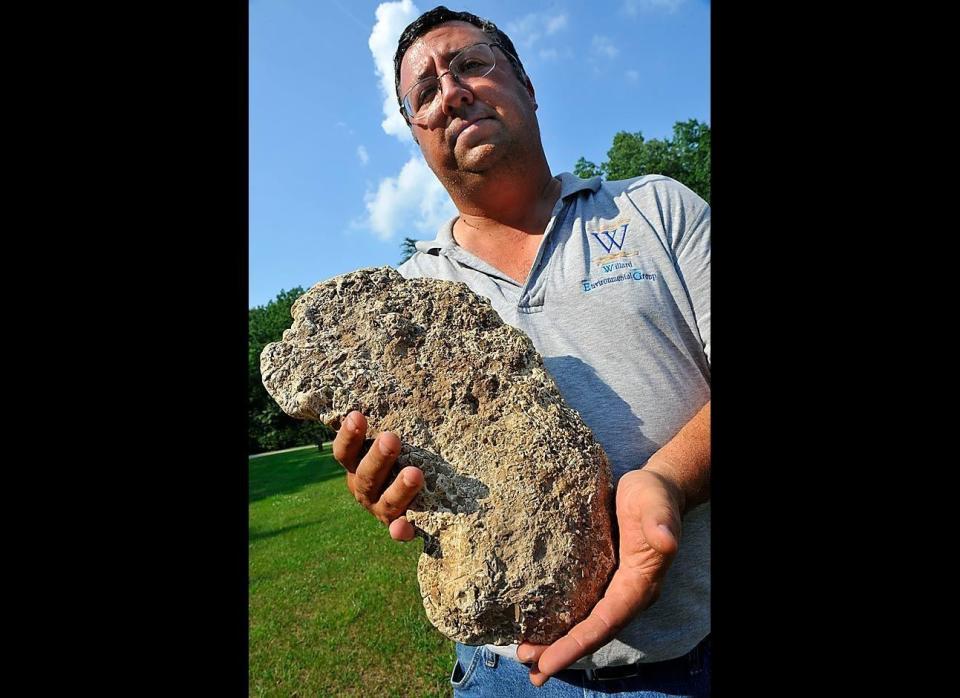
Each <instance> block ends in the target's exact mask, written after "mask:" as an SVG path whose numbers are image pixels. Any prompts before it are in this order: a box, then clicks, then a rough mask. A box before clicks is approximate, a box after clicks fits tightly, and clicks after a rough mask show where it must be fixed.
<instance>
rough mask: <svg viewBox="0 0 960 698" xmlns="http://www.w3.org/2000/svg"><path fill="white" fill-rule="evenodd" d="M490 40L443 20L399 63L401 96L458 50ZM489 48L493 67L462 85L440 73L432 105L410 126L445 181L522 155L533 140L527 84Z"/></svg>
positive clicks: (460, 24)
mask: <svg viewBox="0 0 960 698" xmlns="http://www.w3.org/2000/svg"><path fill="white" fill-rule="evenodd" d="M491 41H492V39H491V38H490V37H489V36H488V35H486V34H484V33H483V32H482V31H480V29H479V28H477V27H475V26H473V25H472V24H468V23H467V22H448V23H446V24H442V25H440V26H439V27H436V28H435V29H433V30H432V31H430V32H428V33H426V34H424V35H423V36H422V37H420V38H419V39H418V40H417V41H416V42H414V43H413V44H412V45H411V46H410V48H408V49H407V52H406V53H405V54H404V56H403V61H402V62H401V64H400V94H401V96H402V95H404V94H406V92H407V90H409V89H410V87H411V86H412V85H414V84H415V83H416V82H417V81H418V80H421V79H423V78H425V77H430V76H437V75H440V74H442V73H444V72H446V71H447V70H448V69H449V63H450V61H451V59H453V57H454V56H455V55H456V54H457V53H458V52H459V51H460V50H461V49H463V48H466V47H467V46H471V45H473V44H476V43H488V42H491ZM493 51H494V54H495V56H496V67H495V68H494V69H493V72H491V73H490V74H489V75H486V76H484V77H482V78H470V79H466V80H464V84H463V85H461V84H458V83H457V82H456V81H455V80H454V79H453V76H451V75H446V76H444V77H443V78H442V80H441V83H442V96H441V98H440V99H441V101H440V104H439V106H438V108H437V110H436V111H435V112H434V114H433V115H432V117H431V118H430V120H429V121H428V122H427V123H425V124H412V125H411V129H412V132H413V136H414V138H416V139H417V141H418V142H419V144H420V150H421V151H422V152H423V157H424V159H426V161H427V164H428V165H429V166H430V168H431V169H432V170H433V171H434V173H436V175H437V177H439V178H440V180H441V181H443V182H445V183H446V182H450V181H451V180H453V181H457V180H460V179H461V178H462V175H463V173H467V172H477V173H479V172H485V171H487V170H489V169H490V168H491V167H492V166H493V165H494V164H496V163H497V162H508V163H509V162H510V161H511V159H518V158H523V157H525V155H526V154H527V153H528V152H534V148H535V145H536V143H538V141H539V127H538V125H537V119H536V114H535V113H534V112H535V110H536V103H535V102H534V92H533V86H532V85H524V84H522V83H521V82H520V80H519V78H518V77H517V75H516V73H515V72H514V70H513V66H512V65H511V64H510V61H509V59H508V58H507V55H506V54H505V53H503V51H502V50H501V49H500V48H499V47H494V48H493Z"/></svg>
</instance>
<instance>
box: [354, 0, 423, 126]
mask: <svg viewBox="0 0 960 698" xmlns="http://www.w3.org/2000/svg"><path fill="white" fill-rule="evenodd" d="M376 16H377V23H376V24H374V25H373V31H371V32H370V39H369V40H368V41H367V45H368V46H369V47H370V53H372V54H373V64H374V68H375V69H376V73H377V77H379V78H380V90H381V92H382V94H383V116H384V119H383V122H382V123H381V124H380V125H381V126H382V127H383V130H384V131H385V132H386V133H387V134H389V135H391V136H396V137H397V138H399V139H400V140H401V141H404V142H407V143H412V142H413V136H411V135H410V129H409V127H408V126H407V122H406V121H404V120H403V117H402V116H400V111H399V107H398V106H397V93H396V89H395V87H394V76H393V54H394V53H396V51H397V41H398V40H399V39H400V34H401V33H402V32H403V30H404V29H405V28H406V26H407V25H408V24H410V22H412V21H413V20H415V19H416V18H417V17H419V16H420V10H419V9H417V6H416V5H414V4H413V1H412V0H400V1H399V2H382V3H380V4H379V5H378V6H377V11H376Z"/></svg>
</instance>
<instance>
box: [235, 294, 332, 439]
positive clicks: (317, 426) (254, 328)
mask: <svg viewBox="0 0 960 698" xmlns="http://www.w3.org/2000/svg"><path fill="white" fill-rule="evenodd" d="M303 293H304V290H303V289H302V288H300V287H299V286H298V287H296V288H292V289H290V290H289V291H280V293H279V294H277V297H276V298H275V299H273V300H272V301H270V302H269V303H267V304H266V305H262V306H257V307H256V308H252V309H251V310H250V312H249V318H248V332H249V339H248V347H247V348H248V352H249V353H248V357H247V358H248V375H247V390H248V401H249V405H248V410H249V412H248V420H247V430H248V449H249V451H248V452H249V453H261V452H263V451H273V450H277V449H281V448H290V447H292V446H304V445H307V444H312V443H319V442H321V441H323V440H326V439H328V438H330V437H331V436H332V434H333V431H332V430H331V429H329V428H328V427H326V426H324V425H323V424H321V423H319V422H307V421H301V420H299V419H294V418H293V417H290V416H288V415H286V414H285V413H284V412H283V410H281V409H280V407H279V406H278V405H277V403H276V402H275V401H274V400H273V398H272V397H270V394H269V393H267V390H266V388H264V387H263V382H262V381H261V378H260V352H262V351H263V348H264V347H265V346H267V344H269V343H270V342H276V341H279V340H280V339H282V337H283V331H284V330H286V329H288V328H289V327H290V325H291V324H292V321H293V317H292V316H291V315H290V308H291V307H292V306H293V302H294V301H295V300H296V299H297V298H299V297H300V296H302V295H303Z"/></svg>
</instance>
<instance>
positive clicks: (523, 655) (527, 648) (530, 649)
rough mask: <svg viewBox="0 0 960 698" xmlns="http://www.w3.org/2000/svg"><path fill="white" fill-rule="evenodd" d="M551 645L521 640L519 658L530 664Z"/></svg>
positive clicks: (518, 647)
mask: <svg viewBox="0 0 960 698" xmlns="http://www.w3.org/2000/svg"><path fill="white" fill-rule="evenodd" d="M549 646H550V645H534V644H533V643H531V642H521V643H520V644H519V645H517V659H519V660H520V661H521V662H523V663H524V664H530V663H532V662H536V661H538V660H539V659H540V656H541V655H542V654H543V651H544V650H545V649H547V648H548V647H549Z"/></svg>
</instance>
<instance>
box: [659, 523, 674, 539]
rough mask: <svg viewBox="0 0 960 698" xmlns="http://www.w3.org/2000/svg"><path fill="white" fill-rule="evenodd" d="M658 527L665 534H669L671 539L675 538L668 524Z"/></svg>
mask: <svg viewBox="0 0 960 698" xmlns="http://www.w3.org/2000/svg"><path fill="white" fill-rule="evenodd" d="M657 526H659V527H660V528H661V529H663V530H664V531H665V532H667V533H669V534H670V536H671V537H673V531H671V530H670V527H669V526H667V525H666V524H657Z"/></svg>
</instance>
